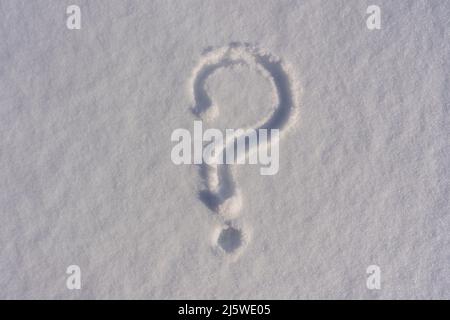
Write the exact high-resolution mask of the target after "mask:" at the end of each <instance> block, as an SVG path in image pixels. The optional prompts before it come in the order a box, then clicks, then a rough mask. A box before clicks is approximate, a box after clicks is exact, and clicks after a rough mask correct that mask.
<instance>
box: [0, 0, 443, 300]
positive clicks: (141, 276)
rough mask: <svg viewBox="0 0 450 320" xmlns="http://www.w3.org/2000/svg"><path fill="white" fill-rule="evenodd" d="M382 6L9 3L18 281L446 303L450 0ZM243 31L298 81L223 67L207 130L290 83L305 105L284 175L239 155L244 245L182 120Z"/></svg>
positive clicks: (7, 103)
mask: <svg viewBox="0 0 450 320" xmlns="http://www.w3.org/2000/svg"><path fill="white" fill-rule="evenodd" d="M375 2H376V3H375ZM375 2H372V1H349V0H345V1H325V0H324V1H319V0H310V1H300V0H291V1H281V0H279V1H278V0H277V1H275V0H274V1H269V0H264V1H261V0H258V1H256V0H242V1H237V0H233V1H218V0H208V1H205V0H200V1H198V0H195V1H194V0H178V1H169V0H159V1H125V0H123V1H119V0H108V1H106V0H95V1H92V0H90V1H84V0H76V1H50V0H40V1H25V0H22V1H18V0H0V34H1V39H2V41H1V43H0V61H1V65H0V217H1V223H0V288H1V290H0V298H3V299H18V298H24V299H80V298H85V299H112V298H114V299H197V298H201V299H318V298H322V299H391V298H392V299H415V298H424V299H432V298H433V299H449V298H450V289H449V288H450V272H449V271H450V268H449V267H450V238H449V234H450V220H449V214H450V206H449V198H450V171H449V170H450V114H449V111H450V94H449V92H450V81H449V78H450V73H449V70H450V69H449V67H450V66H449V64H450V36H449V35H450V2H449V1H438V0H434V1H432V0H430V1H418V0H417V1H382V0H378V1H375ZM70 4H77V5H79V6H80V8H81V17H82V20H81V21H82V22H81V25H82V28H81V30H68V29H67V28H66V18H67V15H66V8H67V6H68V5H70ZM371 4H376V5H378V6H380V8H381V19H382V20H381V21H382V25H381V30H373V31H371V30H368V29H367V27H366V18H367V17H368V15H367V14H366V9H367V7H368V6H369V5H371ZM236 47H237V48H251V49H249V50H250V51H251V50H253V51H251V52H252V54H253V53H254V54H255V56H254V57H255V59H257V58H258V57H259V55H261V57H263V56H264V57H268V60H271V61H273V63H274V64H273V65H274V66H279V67H280V68H281V67H282V69H283V70H284V71H285V73H286V79H288V80H289V81H287V82H286V83H284V84H283V83H282V82H283V81H282V79H281V80H280V78H278V76H277V74H275V73H274V74H272V73H270V72H269V73H267V72H266V73H264V72H259V71H258V68H257V67H255V65H253V64H252V63H244V64H236V65H230V66H226V65H224V66H222V67H221V68H219V69H217V70H216V71H215V72H214V73H213V74H211V75H210V76H209V77H207V79H205V83H204V89H205V92H207V93H208V95H209V96H210V97H211V100H212V104H213V105H214V107H212V108H210V110H208V111H207V112H208V113H210V114H209V116H210V117H209V118H208V117H207V118H206V119H209V120H208V121H205V122H204V125H205V128H206V127H215V128H220V129H223V128H242V127H254V126H255V125H257V124H260V123H261V121H264V120H265V119H267V117H268V115H270V114H271V112H274V106H275V107H276V105H277V103H279V104H280V106H281V105H282V102H280V99H281V100H283V99H287V98H286V97H284V96H283V94H282V95H281V96H277V92H276V90H274V84H275V85H280V86H284V85H286V84H289V87H290V90H291V93H292V96H291V97H288V98H289V99H292V106H293V108H292V110H294V109H295V112H292V113H291V114H289V115H288V117H289V119H288V120H289V121H290V122H289V123H290V125H289V128H286V130H284V129H283V132H282V136H281V139H280V142H279V147H280V170H279V172H278V173H277V174H276V175H273V176H262V175H260V174H259V166H258V165H247V166H236V167H235V168H233V169H234V170H235V175H234V183H235V185H236V187H237V188H236V190H238V192H239V203H238V204H239V207H238V209H237V210H239V217H238V218H236V219H235V220H233V227H235V228H236V230H240V231H242V234H241V235H242V237H243V238H242V239H241V240H242V243H241V247H240V248H239V249H238V250H236V252H235V253H232V254H230V253H228V252H225V251H226V250H225V251H224V250H220V248H218V246H217V243H218V241H219V238H220V235H219V233H220V230H221V228H222V227H223V224H224V221H223V220H221V219H220V217H219V216H220V214H218V213H217V212H215V211H214V210H211V208H209V207H208V206H207V205H205V202H204V201H202V199H201V197H200V196H199V193H200V192H201V190H202V188H203V187H204V186H203V183H204V181H203V179H202V177H201V175H200V172H199V168H198V166H195V165H178V166H177V165H175V164H174V163H173V162H172V161H171V158H170V154H171V149H172V147H173V146H174V143H173V142H171V140H170V137H171V133H172V132H173V130H175V129H177V128H186V129H188V130H190V131H192V128H193V122H194V120H198V119H199V117H198V115H197V116H196V114H195V112H193V109H192V107H193V106H194V104H195V101H194V100H195V97H194V95H195V93H196V92H197V91H196V90H197V89H196V88H194V87H193V86H194V82H195V81H193V79H195V78H196V77H197V76H198V75H199V74H198V73H197V72H198V68H199V65H201V64H202V63H208V61H209V60H205V59H209V58H208V54H211V52H212V53H214V52H220V50H222V51H223V50H225V51H226V50H232V49H233V48H236ZM245 50H246V49H245ZM260 71H261V70H260ZM294 115H295V119H293V117H294ZM291 120H292V121H291ZM284 131H285V132H284ZM236 192H237V191H236ZM230 230H231V229H230ZM228 245H230V246H233V245H234V244H233V243H231V244H230V243H229V244H228ZM72 264H75V265H78V266H80V268H81V279H82V289H81V290H68V289H67V288H66V279H67V277H68V275H67V274H66V268H67V267H68V266H69V265H72ZM369 265H378V266H379V267H380V270H381V289H380V290H368V288H367V287H366V279H367V276H368V275H367V274H366V268H367V267H368V266H369Z"/></svg>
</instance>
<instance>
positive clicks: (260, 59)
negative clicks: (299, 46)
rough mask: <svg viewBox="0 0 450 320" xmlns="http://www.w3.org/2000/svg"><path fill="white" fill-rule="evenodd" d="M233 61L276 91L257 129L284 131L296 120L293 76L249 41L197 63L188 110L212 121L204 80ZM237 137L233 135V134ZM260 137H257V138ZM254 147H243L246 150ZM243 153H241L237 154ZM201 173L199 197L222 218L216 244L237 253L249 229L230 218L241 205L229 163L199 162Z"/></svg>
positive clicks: (212, 108) (230, 144) (210, 53)
mask: <svg viewBox="0 0 450 320" xmlns="http://www.w3.org/2000/svg"><path fill="white" fill-rule="evenodd" d="M233 65H247V66H248V67H250V68H254V69H256V70H257V71H258V72H259V73H260V74H261V75H263V76H264V77H265V78H266V79H268V80H269V81H270V83H271V85H272V87H273V88H274V92H275V94H276V98H277V99H276V100H277V103H276V106H275V107H274V109H273V112H272V113H271V114H270V115H268V116H267V117H266V118H264V119H263V120H261V121H260V122H259V123H258V124H256V125H255V126H254V127H255V128H256V130H259V129H267V130H268V131H270V129H279V131H280V133H284V132H285V131H286V128H287V127H289V126H290V125H291V124H292V123H294V122H295V119H296V118H297V113H298V112H297V111H298V108H297V101H298V98H297V97H296V96H295V95H294V94H295V93H296V92H293V90H292V85H293V83H294V81H293V79H292V78H291V77H289V74H288V73H287V72H286V70H285V67H284V66H283V64H282V63H281V61H280V59H278V58H276V57H274V56H272V55H270V54H267V53H262V52H260V51H259V50H258V49H256V48H254V47H251V46H250V45H248V44H240V43H232V44H230V45H229V46H227V47H223V48H219V49H217V50H210V51H208V52H207V54H206V55H205V56H204V58H203V59H202V60H201V62H200V63H199V65H198V66H197V67H196V69H195V70H194V73H193V77H192V80H191V88H193V98H194V106H193V107H192V109H191V111H192V113H193V114H194V115H196V116H197V117H199V118H200V119H202V120H204V121H205V122H208V121H211V120H212V119H213V118H214V117H216V116H217V110H215V108H216V107H215V106H213V104H212V100H211V98H210V97H209V96H208V93H207V92H206V89H205V83H206V80H207V79H208V78H209V77H210V76H211V75H212V74H214V73H215V72H216V71H217V70H219V69H221V68H227V67H231V66H233ZM234 138H236V136H235V137H234ZM258 140H259V139H258ZM274 140H275V139H270V140H268V143H267V145H265V146H262V145H261V144H260V143H259V141H258V146H257V147H258V148H261V147H270V144H273V143H278V140H276V141H274ZM231 147H232V148H234V147H235V146H234V139H231V140H229V141H225V143H224V148H223V149H222V151H221V154H223V152H226V150H227V149H228V148H231ZM253 151H254V150H246V151H245V153H246V154H248V153H249V152H253ZM237 156H238V157H240V156H245V154H243V155H237ZM200 174H201V177H202V179H203V180H204V182H205V185H206V190H203V191H201V192H200V194H199V198H200V200H201V201H202V202H203V203H204V204H205V205H206V206H207V207H208V208H209V209H211V210H212V211H213V212H215V213H217V214H218V215H219V217H220V218H221V219H222V221H223V222H222V227H221V228H220V229H217V230H216V232H215V233H214V235H213V241H214V242H215V246H217V247H218V248H220V249H222V251H224V252H225V253H228V254H233V255H236V254H238V253H240V252H241V251H242V250H240V249H242V248H243V247H245V245H246V244H247V243H248V241H249V232H243V231H242V230H240V229H239V228H237V227H236V226H233V220H234V219H236V218H237V217H238V216H239V212H240V209H241V204H242V201H241V197H240V192H239V189H238V188H237V186H236V182H235V180H234V179H233V174H232V172H231V170H230V167H229V165H226V164H224V165H208V164H206V163H203V164H202V165H200Z"/></svg>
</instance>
